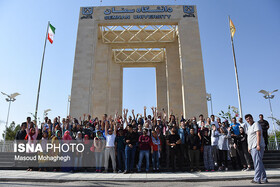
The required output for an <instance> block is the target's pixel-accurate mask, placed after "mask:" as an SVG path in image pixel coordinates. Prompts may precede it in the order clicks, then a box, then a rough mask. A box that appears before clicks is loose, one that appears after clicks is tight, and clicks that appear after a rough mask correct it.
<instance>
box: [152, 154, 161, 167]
mask: <svg viewBox="0 0 280 187" xmlns="http://www.w3.org/2000/svg"><path fill="white" fill-rule="evenodd" d="M159 154H160V153H159V151H154V152H153V155H152V162H153V169H154V170H156V169H157V170H159Z"/></svg>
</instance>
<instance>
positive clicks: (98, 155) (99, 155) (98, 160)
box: [95, 152, 103, 170]
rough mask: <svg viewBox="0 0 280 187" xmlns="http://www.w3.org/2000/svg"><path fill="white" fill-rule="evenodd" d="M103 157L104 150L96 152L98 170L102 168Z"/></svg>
mask: <svg viewBox="0 0 280 187" xmlns="http://www.w3.org/2000/svg"><path fill="white" fill-rule="evenodd" d="M102 159H103V152H95V164H96V170H101V166H102Z"/></svg>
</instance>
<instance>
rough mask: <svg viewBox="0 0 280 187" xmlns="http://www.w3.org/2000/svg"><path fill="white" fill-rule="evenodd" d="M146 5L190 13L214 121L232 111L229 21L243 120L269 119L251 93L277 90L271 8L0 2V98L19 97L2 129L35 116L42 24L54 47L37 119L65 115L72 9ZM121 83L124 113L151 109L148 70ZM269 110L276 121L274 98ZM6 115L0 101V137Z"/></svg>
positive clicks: (197, 0)
mask: <svg viewBox="0 0 280 187" xmlns="http://www.w3.org/2000/svg"><path fill="white" fill-rule="evenodd" d="M151 2H152V3H151ZM151 4H153V5H161V4H163V5H175V4H178V5H197V10H198V20H199V29H200V36H201V46H202V55H203V61H204V71H205V80H206V89H207V92H209V93H211V94H212V98H213V109H214V113H215V114H217V113H218V112H219V111H220V110H222V109H226V108H227V106H228V105H233V106H236V107H237V106H238V101H237V92H236V84H235V75H234V68H233V67H234V66H233V56H232V50H231V43H230V34H229V24H228V15H230V16H231V18H232V20H233V22H234V24H235V26H236V29H237V31H236V33H235V37H234V42H235V49H236V58H237V65H238V72H239V79H240V89H241V97H242V105H243V113H244V114H245V113H252V114H253V115H254V117H255V118H257V117H258V114H259V113H263V114H264V116H265V117H268V116H270V112H269V105H268V101H267V100H265V99H264V98H263V97H262V95H261V94H259V93H258V91H259V90H261V89H265V90H274V89H280V84H279V80H280V74H279V68H280V64H279V51H280V46H279V43H280V35H279V30H280V21H279V20H280V1H278V0H266V1H264V0H263V1H261V0H247V1H244V0H227V1H225V0H212V1H202V0H189V1H185V0H176V1H175V0H153V1H151V0H141V1H139V0H138V1H136V0H120V1H115V0H103V2H102V3H100V1H99V0H95V1H94V0H59V1H57V0H48V1H47V0H40V1H37V0H25V1H21V0H0V24H1V28H2V29H0V36H1V39H0V41H1V42H0V54H1V55H0V69H1V73H0V80H1V81H0V91H3V92H6V93H14V92H19V93H20V94H21V95H20V96H18V97H17V100H16V101H15V102H14V103H12V106H11V112H10V119H9V122H11V121H15V122H16V123H17V124H19V123H21V122H22V121H25V118H26V116H30V114H29V112H32V113H34V111H35V103H36V93H37V88H38V80H39V71H40V65H41V58H42V52H43V44H44V38H45V33H46V27H47V22H48V21H51V23H52V24H53V25H54V26H55V27H56V35H55V39H54V44H53V45H50V44H49V43H48V44H47V49H46V56H45V64H44V70H43V77H42V87H41V95H40V103H39V111H38V115H39V117H41V118H42V116H43V110H45V109H48V108H51V109H52V111H51V112H50V113H49V117H51V118H53V117H55V116H56V115H60V116H65V115H66V110H67V98H68V95H69V94H70V93H71V83H72V72H73V64H74V53H75V45H76V36H77V25H78V20H79V17H78V15H79V7H82V6H100V5H102V6H110V5H115V6H117V5H151ZM143 75H144V76H143ZM124 80H125V81H124V102H123V103H124V107H126V108H129V109H131V108H135V110H136V113H138V112H139V113H143V111H142V108H143V106H144V105H147V106H149V107H150V106H154V105H155V104H156V96H155V84H156V83H155V70H154V69H151V68H145V69H133V68H131V69H125V70H124ZM139 86H140V87H142V91H141V89H139ZM147 89H148V90H150V91H149V92H146V91H145V90H147ZM136 90H137V91H136ZM272 107H273V111H274V116H275V117H277V118H280V92H278V93H276V96H275V99H273V101H272ZM7 109H8V103H7V102H6V101H5V98H4V96H2V95H1V96H0V131H2V130H3V128H4V126H5V123H3V122H5V121H6V116H7ZM1 138H2V137H1Z"/></svg>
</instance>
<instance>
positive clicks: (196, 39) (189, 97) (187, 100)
mask: <svg viewBox="0 0 280 187" xmlns="http://www.w3.org/2000/svg"><path fill="white" fill-rule="evenodd" d="M178 29H179V45H180V57H181V58H180V66H181V76H182V77H181V79H182V87H183V90H182V96H183V108H184V114H185V116H186V117H192V116H196V117H198V115H199V114H203V115H204V116H208V112H207V101H206V88H205V78H204V70H203V62H202V52H201V45H200V36H199V28H198V20H197V19H188V18H185V19H182V20H181V21H180V22H179V25H178Z"/></svg>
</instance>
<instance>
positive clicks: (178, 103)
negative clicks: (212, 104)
mask: <svg viewBox="0 0 280 187" xmlns="http://www.w3.org/2000/svg"><path fill="white" fill-rule="evenodd" d="M166 78H167V102H168V114H170V113H171V110H173V114H174V115H175V116H180V115H181V113H183V107H182V102H183V101H182V84H181V71H180V58H179V45H178V42H174V43H172V44H168V45H167V46H166Z"/></svg>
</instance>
